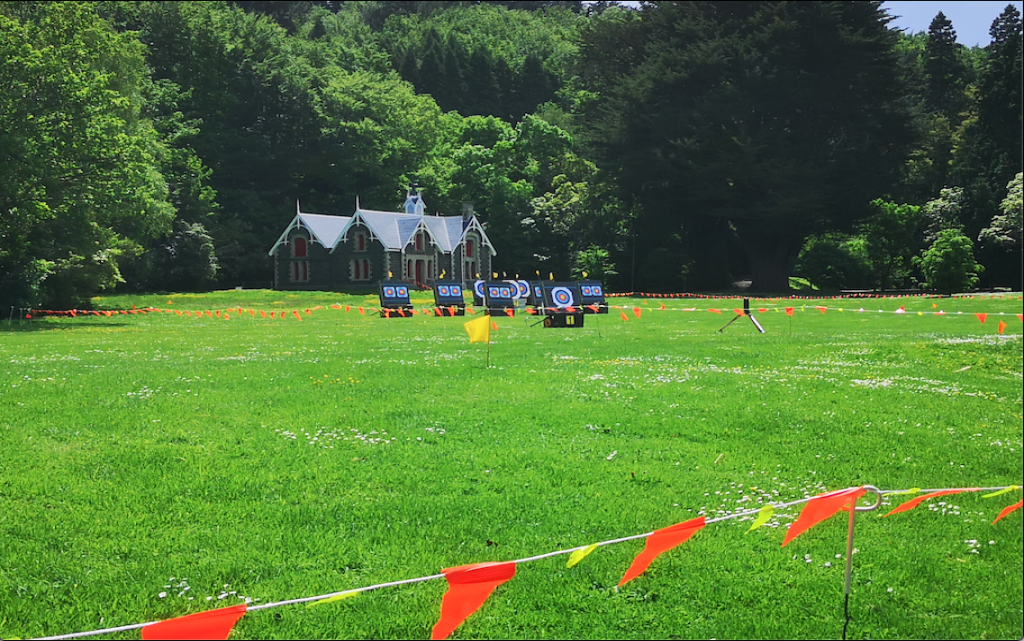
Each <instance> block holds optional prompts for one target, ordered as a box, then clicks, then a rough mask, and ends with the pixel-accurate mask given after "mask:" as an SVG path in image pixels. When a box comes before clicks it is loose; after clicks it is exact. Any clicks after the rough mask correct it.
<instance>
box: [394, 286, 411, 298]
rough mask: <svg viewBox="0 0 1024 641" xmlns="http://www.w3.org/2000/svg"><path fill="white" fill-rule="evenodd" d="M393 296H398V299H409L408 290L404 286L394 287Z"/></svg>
mask: <svg viewBox="0 0 1024 641" xmlns="http://www.w3.org/2000/svg"><path fill="white" fill-rule="evenodd" d="M395 295H396V296H398V297H399V298H408V297H409V288H408V287H405V286H399V287H396V288H395Z"/></svg>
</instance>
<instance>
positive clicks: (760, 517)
mask: <svg viewBox="0 0 1024 641" xmlns="http://www.w3.org/2000/svg"><path fill="white" fill-rule="evenodd" d="M773 514H775V506H773V505H770V504H769V505H766V506H764V507H763V508H761V509H760V510H758V511H757V518H756V519H754V522H753V523H752V524H751V525H750V529H749V530H747V533H748V534H749V533H750V532H753V531H754V530H756V529H757V528H759V527H761V526H762V525H764V524H765V523H767V522H768V519H770V518H772V515H773Z"/></svg>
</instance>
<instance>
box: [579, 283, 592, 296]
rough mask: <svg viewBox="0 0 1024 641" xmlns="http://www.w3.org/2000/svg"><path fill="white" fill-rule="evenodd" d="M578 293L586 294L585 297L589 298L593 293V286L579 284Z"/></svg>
mask: <svg viewBox="0 0 1024 641" xmlns="http://www.w3.org/2000/svg"><path fill="white" fill-rule="evenodd" d="M580 294H582V295H583V296H586V297H587V298H590V297H591V296H593V295H594V288H592V287H591V286H590V285H581V286H580Z"/></svg>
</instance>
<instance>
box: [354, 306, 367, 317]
mask: <svg viewBox="0 0 1024 641" xmlns="http://www.w3.org/2000/svg"><path fill="white" fill-rule="evenodd" d="M356 309H358V310H359V313H360V314H362V315H363V316H366V312H365V311H363V308H362V307H357V308H356Z"/></svg>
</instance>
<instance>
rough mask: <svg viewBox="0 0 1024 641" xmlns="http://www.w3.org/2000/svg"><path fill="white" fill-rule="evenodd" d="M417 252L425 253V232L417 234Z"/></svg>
mask: <svg viewBox="0 0 1024 641" xmlns="http://www.w3.org/2000/svg"><path fill="white" fill-rule="evenodd" d="M416 251H423V232H421V231H419V232H416Z"/></svg>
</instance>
